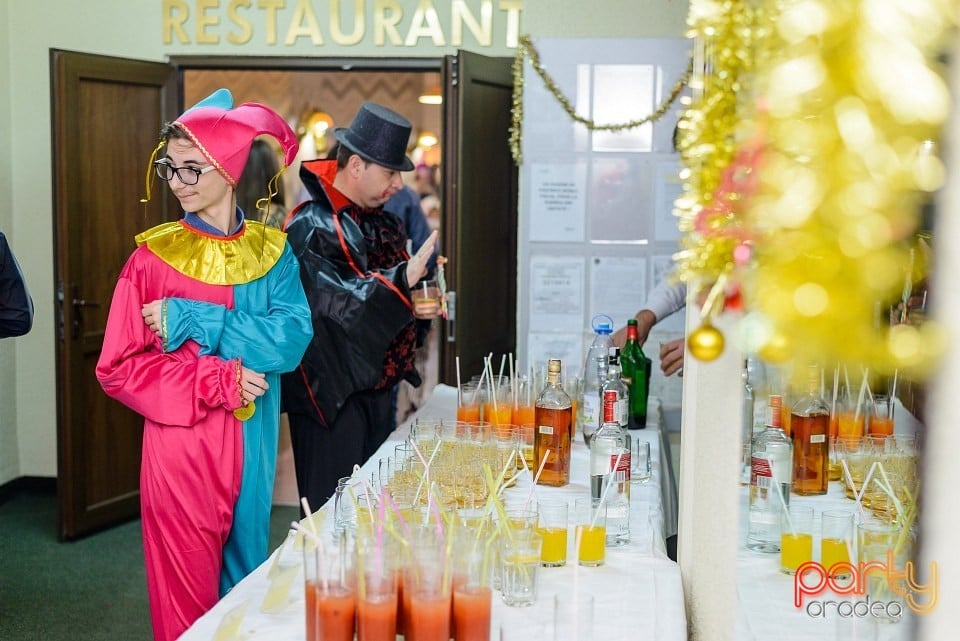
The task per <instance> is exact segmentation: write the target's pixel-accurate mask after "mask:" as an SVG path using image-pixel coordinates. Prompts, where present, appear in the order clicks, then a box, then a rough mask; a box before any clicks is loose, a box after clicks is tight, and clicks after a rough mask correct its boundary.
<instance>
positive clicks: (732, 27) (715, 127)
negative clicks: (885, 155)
mask: <svg viewBox="0 0 960 641" xmlns="http://www.w3.org/2000/svg"><path fill="white" fill-rule="evenodd" d="M763 16H764V14H763V12H762V11H761V10H760V9H759V8H758V7H757V6H756V3H754V2H746V1H742V0H726V1H725V2H704V1H696V0H695V1H694V2H692V3H691V5H690V14H689V17H688V26H689V30H688V32H687V35H688V37H691V38H694V39H696V41H697V46H699V47H701V50H702V52H703V58H704V60H703V65H702V67H701V68H699V69H698V70H697V75H696V76H695V78H694V79H693V81H692V83H691V84H692V87H693V89H694V91H695V94H696V96H695V100H694V101H693V103H692V104H691V105H690V107H689V108H688V109H687V110H686V111H684V113H683V114H682V115H681V117H680V122H679V125H678V127H679V136H678V141H677V151H678V152H679V153H680V159H681V161H682V163H683V165H684V167H685V168H684V169H683V171H682V172H681V179H682V187H683V193H682V194H681V196H680V197H679V198H678V199H677V200H676V202H675V203H674V214H675V215H676V216H678V217H679V222H678V226H679V228H680V231H681V233H682V234H683V236H682V238H681V242H680V246H681V249H680V251H679V252H677V254H676V255H675V256H674V260H675V262H676V278H678V279H679V280H681V281H683V282H685V283H687V286H688V288H690V290H691V291H700V290H701V288H704V287H711V290H710V293H709V295H708V296H707V298H706V302H705V303H704V304H703V308H702V310H701V318H702V319H703V326H702V327H700V328H698V329H697V330H695V331H694V332H692V333H691V335H690V336H689V337H688V346H689V347H690V351H691V353H692V354H693V355H694V356H696V357H697V358H700V359H701V360H712V359H713V358H716V357H717V356H719V354H720V352H721V351H722V348H723V340H722V337H721V336H719V332H717V330H716V329H715V328H713V327H712V326H711V324H710V318H711V317H712V316H714V315H716V314H718V313H719V312H720V311H721V310H722V309H723V307H724V304H723V303H724V300H725V299H726V300H729V301H738V302H739V301H740V294H739V279H738V278H737V277H736V274H735V272H736V271H737V270H736V267H737V263H736V260H735V258H734V256H735V253H736V252H737V251H738V248H741V247H748V243H749V241H750V238H751V234H750V232H749V229H747V227H746V225H745V221H744V218H743V212H742V208H743V202H742V201H743V199H744V196H745V195H744V193H743V191H744V186H745V185H746V184H747V182H748V181H749V180H752V179H753V176H752V172H753V171H755V163H756V153H755V151H754V150H752V149H751V148H749V147H748V148H746V149H743V150H741V149H740V147H739V145H741V144H742V142H743V140H742V139H743V138H746V137H747V136H749V135H750V134H749V132H744V131H742V129H740V128H739V118H740V116H741V115H742V113H743V109H744V105H743V102H742V101H743V100H744V97H747V98H748V99H749V96H751V95H752V94H751V87H750V85H749V81H750V80H751V79H752V72H753V66H754V60H755V59H756V57H757V50H756V49H757V47H758V42H759V41H760V40H761V38H762V35H763V34H764V33H765V30H766V28H768V27H765V21H764V19H763ZM738 154H739V155H738ZM735 161H736V162H735ZM721 294H722V295H723V296H721ZM718 346H719V347H718Z"/></svg>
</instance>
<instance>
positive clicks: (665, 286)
mask: <svg viewBox="0 0 960 641" xmlns="http://www.w3.org/2000/svg"><path fill="white" fill-rule="evenodd" d="M686 304H687V284H686V283H683V282H679V283H672V282H670V281H669V280H667V279H664V280H662V281H660V282H659V283H657V285H656V287H654V288H653V289H652V290H650V293H649V294H648V295H647V301H646V302H645V303H644V304H643V308H642V309H649V310H650V311H651V312H653V315H654V316H656V318H657V322H660V321H662V320H663V319H664V318H666V317H667V316H669V315H670V314H672V313H674V312H675V311H677V310H679V309H681V308H683V307H684V306H685V305H686Z"/></svg>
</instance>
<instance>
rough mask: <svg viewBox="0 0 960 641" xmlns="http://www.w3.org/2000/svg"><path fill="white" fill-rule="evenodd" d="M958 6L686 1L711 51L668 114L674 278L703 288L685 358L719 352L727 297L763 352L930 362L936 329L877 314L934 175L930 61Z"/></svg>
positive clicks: (942, 109) (939, 85)
mask: <svg viewBox="0 0 960 641" xmlns="http://www.w3.org/2000/svg"><path fill="white" fill-rule="evenodd" d="M952 18H953V14H952V9H951V3H950V1H949V0H911V2H878V1H877V0H779V1H778V0H758V1H754V2H744V1H739V0H725V1H722V2H716V1H710V0H691V5H690V14H689V19H688V23H689V25H690V35H691V37H694V38H696V39H697V41H698V44H699V45H700V46H701V47H702V48H703V50H704V52H705V56H704V61H705V63H704V65H703V69H702V75H698V76H697V77H695V78H694V80H693V81H692V87H693V88H694V89H695V90H699V96H698V99H697V100H696V101H695V103H694V104H693V105H692V106H691V107H690V108H689V109H688V110H687V111H686V112H685V113H684V114H683V116H682V117H681V121H680V139H679V145H678V147H679V151H680V154H681V159H682V160H683V162H684V165H685V167H686V169H685V170H684V172H683V179H684V193H683V195H682V196H681V198H679V199H678V200H677V203H676V205H675V209H676V213H677V214H678V215H679V216H680V227H681V231H682V232H683V234H684V237H683V239H682V241H681V243H682V250H681V252H679V253H678V255H677V256H676V259H677V273H678V276H679V277H680V279H681V280H683V281H684V282H687V283H688V284H689V285H691V286H692V287H694V289H695V290H699V289H700V288H701V287H706V286H711V287H712V288H711V290H710V294H709V296H708V297H707V302H706V303H705V304H704V306H703V312H702V317H703V318H704V326H703V327H701V328H700V329H699V330H696V331H695V332H693V333H692V334H691V336H690V337H689V339H688V342H689V344H690V348H691V352H692V353H693V355H694V356H697V357H699V358H703V360H710V358H715V357H716V355H717V354H718V353H719V351H718V350H717V348H716V346H717V343H718V337H717V332H716V330H715V329H714V328H713V327H711V325H710V322H709V321H710V317H711V316H712V315H714V314H717V313H719V312H720V310H722V309H723V308H724V304H723V303H724V302H725V303H726V306H727V307H728V308H729V307H734V308H737V307H739V306H741V305H742V306H743V307H744V308H745V309H746V311H747V313H746V315H745V316H744V317H743V319H742V320H741V322H740V328H739V332H738V334H739V339H740V342H741V343H742V347H743V348H744V350H745V351H747V352H756V353H759V354H760V355H761V357H763V358H764V359H765V360H767V361H770V362H777V363H780V362H785V361H788V360H792V359H793V360H795V359H802V360H803V361H816V362H820V363H823V364H826V363H844V364H855V365H858V366H865V367H870V368H871V371H875V372H879V373H888V374H889V373H892V372H894V371H896V370H900V371H903V372H904V373H906V374H907V375H913V376H922V375H923V374H924V371H925V369H926V368H927V367H928V366H929V364H930V363H931V361H932V359H931V356H932V355H933V354H935V353H936V352H937V350H938V346H939V344H940V333H939V330H938V328H937V327H936V326H935V325H933V324H932V323H926V324H924V325H922V326H921V327H912V326H905V325H901V326H896V327H894V328H890V327H889V326H888V324H887V321H886V317H885V316H884V315H883V314H882V313H878V312H879V311H880V310H883V309H885V306H887V305H890V304H891V303H894V302H895V301H896V300H897V299H898V298H899V297H901V296H906V295H907V294H908V293H909V287H906V288H905V286H904V280H905V279H906V280H907V282H908V283H909V282H910V280H909V279H910V278H911V277H912V276H913V275H912V274H911V264H912V263H911V261H910V259H909V257H910V256H911V255H912V254H911V247H912V234H913V232H914V231H915V229H916V227H917V223H918V220H919V206H920V203H921V201H922V200H923V199H924V198H927V197H928V196H927V193H928V192H931V191H934V190H936V189H937V188H938V187H939V186H940V184H941V183H942V180H943V174H944V170H943V167H942V164H941V163H940V161H939V159H938V158H937V157H936V156H935V154H934V153H932V151H931V148H932V147H934V146H935V145H933V144H932V141H934V140H936V138H937V137H938V133H939V128H940V126H941V125H942V123H943V121H944V119H945V117H946V114H947V112H948V110H949V96H948V93H947V90H946V87H945V85H944V83H943V81H942V79H941V77H940V75H939V74H938V73H937V71H936V70H935V69H934V68H933V64H934V63H933V60H935V58H936V56H937V54H938V53H939V50H938V47H939V46H940V45H942V40H943V36H944V35H945V34H946V31H947V29H948V28H949V27H950V26H951V19H952ZM738 95H739V96H746V97H747V98H746V100H743V101H742V102H738V100H737V96H738ZM741 287H742V295H741ZM721 294H722V296H721ZM698 336H702V337H703V339H704V340H703V345H702V347H703V349H702V350H698V347H700V342H699V341H698ZM719 341H720V343H721V347H722V337H721V338H720V339H719ZM698 351H699V352H700V353H698Z"/></svg>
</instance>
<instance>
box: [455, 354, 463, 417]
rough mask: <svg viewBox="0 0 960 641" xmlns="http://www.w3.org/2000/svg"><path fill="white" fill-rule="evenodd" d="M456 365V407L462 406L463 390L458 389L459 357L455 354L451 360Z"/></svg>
mask: <svg viewBox="0 0 960 641" xmlns="http://www.w3.org/2000/svg"><path fill="white" fill-rule="evenodd" d="M453 360H454V361H455V362H456V364H457V407H459V406H461V405H463V390H462V389H460V355H459V354H457V355H456V356H455V357H454V359H453Z"/></svg>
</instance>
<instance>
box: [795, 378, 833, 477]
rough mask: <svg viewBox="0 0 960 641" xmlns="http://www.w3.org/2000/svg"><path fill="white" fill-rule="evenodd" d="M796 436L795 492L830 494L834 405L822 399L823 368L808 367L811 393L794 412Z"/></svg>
mask: <svg viewBox="0 0 960 641" xmlns="http://www.w3.org/2000/svg"><path fill="white" fill-rule="evenodd" d="M790 429H791V432H792V434H791V436H792V437H793V491H794V492H795V493H797V494H799V495H801V496H810V495H815V494H826V493H827V482H828V480H829V478H830V475H829V465H830V448H829V442H828V438H827V436H828V434H829V432H830V406H829V405H827V402H826V401H825V400H823V398H822V397H821V396H820V368H819V367H818V366H816V365H810V366H809V367H808V368H807V393H806V395H804V396H801V397H800V398H799V399H797V401H796V402H795V403H794V404H793V408H792V410H791V411H790Z"/></svg>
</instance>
